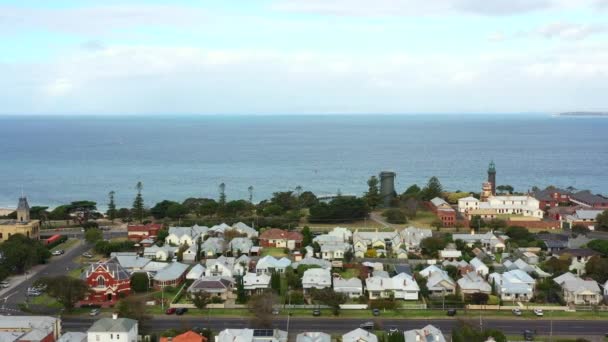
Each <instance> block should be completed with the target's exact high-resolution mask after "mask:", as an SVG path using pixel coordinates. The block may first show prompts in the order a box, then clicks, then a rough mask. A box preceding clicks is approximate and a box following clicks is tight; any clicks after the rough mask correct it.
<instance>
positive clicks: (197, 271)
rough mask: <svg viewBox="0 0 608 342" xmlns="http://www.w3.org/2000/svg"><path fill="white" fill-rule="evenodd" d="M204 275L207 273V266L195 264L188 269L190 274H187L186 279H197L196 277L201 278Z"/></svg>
mask: <svg viewBox="0 0 608 342" xmlns="http://www.w3.org/2000/svg"><path fill="white" fill-rule="evenodd" d="M204 275H205V266H203V265H201V264H196V265H194V267H192V268H191V269H190V271H188V274H186V279H187V280H196V279H200V278H201V277H202V276H204Z"/></svg>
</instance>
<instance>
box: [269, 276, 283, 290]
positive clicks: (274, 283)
mask: <svg viewBox="0 0 608 342" xmlns="http://www.w3.org/2000/svg"><path fill="white" fill-rule="evenodd" d="M270 288H271V289H273V290H274V291H276V293H278V294H280V293H281V275H280V274H279V273H278V272H272V274H271V275H270Z"/></svg>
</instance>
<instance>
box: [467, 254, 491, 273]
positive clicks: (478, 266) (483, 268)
mask: <svg viewBox="0 0 608 342" xmlns="http://www.w3.org/2000/svg"><path fill="white" fill-rule="evenodd" d="M469 264H471V266H473V270H475V272H477V273H478V274H481V275H482V276H484V277H485V276H487V275H488V273H489V272H490V269H489V268H488V266H487V265H486V264H484V263H483V261H481V260H479V259H478V258H477V257H474V258H473V259H471V261H469Z"/></svg>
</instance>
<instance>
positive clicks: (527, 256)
mask: <svg viewBox="0 0 608 342" xmlns="http://www.w3.org/2000/svg"><path fill="white" fill-rule="evenodd" d="M522 258H523V261H525V262H526V263H528V264H530V265H537V264H538V262H539V260H538V255H537V254H536V253H532V252H523V253H522Z"/></svg>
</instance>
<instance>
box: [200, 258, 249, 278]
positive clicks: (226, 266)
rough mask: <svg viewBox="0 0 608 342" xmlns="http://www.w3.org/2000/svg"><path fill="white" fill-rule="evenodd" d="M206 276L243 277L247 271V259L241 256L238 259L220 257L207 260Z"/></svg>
mask: <svg viewBox="0 0 608 342" xmlns="http://www.w3.org/2000/svg"><path fill="white" fill-rule="evenodd" d="M206 266H207V269H206V270H205V275H206V276H208V277H209V276H223V277H233V276H236V275H244V274H245V273H247V272H248V271H249V257H247V256H246V255H241V256H240V257H238V258H234V257H225V256H223V255H222V256H220V257H219V258H217V259H207V262H206Z"/></svg>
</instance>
